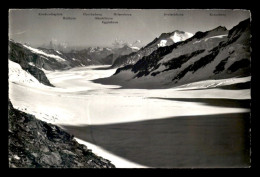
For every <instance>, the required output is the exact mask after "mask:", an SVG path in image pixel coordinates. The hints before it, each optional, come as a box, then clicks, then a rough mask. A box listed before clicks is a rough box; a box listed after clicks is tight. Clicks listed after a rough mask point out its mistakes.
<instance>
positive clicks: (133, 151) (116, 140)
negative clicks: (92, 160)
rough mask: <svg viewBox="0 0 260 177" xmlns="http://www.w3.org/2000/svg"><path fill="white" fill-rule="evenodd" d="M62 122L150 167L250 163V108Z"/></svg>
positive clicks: (77, 134) (70, 129)
mask: <svg viewBox="0 0 260 177" xmlns="http://www.w3.org/2000/svg"><path fill="white" fill-rule="evenodd" d="M63 127H64V128H65V129H66V131H68V132H69V133H71V134H73V135H74V136H75V137H77V138H79V139H82V140H84V141H87V142H90V143H93V144H96V145H98V146H100V147H102V148H104V149H106V150H107V151H110V152H111V153H113V154H115V155H117V156H120V157H123V158H125V159H128V160H130V161H132V162H136V163H138V164H142V165H145V166H149V167H155V168H190V167H194V168H196V167H198V168H203V167H205V168H208V167H209V168H212V167H217V168H221V167H249V165H250V135H249V127H250V113H232V114H216V115H197V116H180V117H169V118H164V119H155V120H146V121H139V122H129V123H116V124H108V125H88V126H63ZM112 163H113V162H112Z"/></svg>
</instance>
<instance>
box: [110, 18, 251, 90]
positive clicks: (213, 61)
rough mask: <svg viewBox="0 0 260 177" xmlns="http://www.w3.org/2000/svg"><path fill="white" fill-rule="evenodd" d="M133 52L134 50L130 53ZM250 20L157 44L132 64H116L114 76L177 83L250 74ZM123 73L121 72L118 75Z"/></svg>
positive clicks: (170, 84)
mask: <svg viewBox="0 0 260 177" xmlns="http://www.w3.org/2000/svg"><path fill="white" fill-rule="evenodd" d="M132 55H133V54H132ZM250 57H251V53H250V20H249V19H248V20H245V21H243V22H241V23H239V24H238V25H237V26H235V27H233V28H232V29H231V30H230V31H228V30H227V29H226V28H224V27H217V28H215V29H213V30H211V31H207V32H197V33H196V34H195V35H194V36H193V37H191V38H189V39H187V40H186V41H183V42H179V43H176V44H173V45H170V46H166V47H160V48H158V49H156V50H154V51H153V52H152V53H151V54H150V55H148V56H143V57H142V58H141V59H140V60H139V61H137V62H136V63H135V64H132V65H127V66H125V67H122V68H118V70H117V71H116V73H115V75H114V76H112V77H113V78H115V79H116V78H118V79H121V80H122V79H123V77H122V76H123V75H124V73H128V74H127V78H125V80H128V82H129V84H131V82H134V81H133V78H135V81H136V79H138V81H139V82H140V83H145V82H154V84H155V85H156V82H158V83H157V84H159V83H160V84H164V85H165V84H168V85H169V86H177V85H181V84H185V83H189V82H195V81H201V80H206V79H225V78H231V77H242V76H249V75H250ZM121 75H122V76H121Z"/></svg>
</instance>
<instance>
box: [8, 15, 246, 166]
mask: <svg viewBox="0 0 260 177" xmlns="http://www.w3.org/2000/svg"><path fill="white" fill-rule="evenodd" d="M144 35H145V34H144ZM250 35H251V34H250V19H246V20H243V21H241V22H239V23H238V24H236V25H235V26H234V27H233V28H232V29H230V30H228V29H227V28H226V27H223V26H216V27H215V28H214V29H211V30H209V31H206V32H201V31H198V32H196V33H195V34H191V33H190V32H188V31H187V32H184V31H180V30H177V29H176V30H174V31H173V32H169V33H164V32H162V34H161V35H160V36H159V37H157V38H155V39H154V40H152V41H151V42H150V43H148V44H147V45H145V46H143V47H137V46H135V43H133V44H131V45H130V44H127V43H122V45H114V47H111V48H109V47H89V48H86V49H80V50H75V49H73V50H70V51H62V49H59V50H58V49H57V48H55V47H53V46H52V47H47V46H45V47H46V48H45V47H38V48H37V47H33V46H30V45H28V44H22V43H19V42H16V41H14V40H9V59H8V61H9V99H10V101H11V103H12V105H13V107H14V109H17V110H19V111H21V112H25V113H27V114H31V115H34V116H35V117H36V119H39V120H41V121H44V122H48V123H51V124H55V125H57V126H59V127H61V128H62V129H63V130H65V131H66V132H68V133H70V134H73V135H74V136H75V139H76V141H77V142H78V143H80V144H84V145H86V146H87V147H88V148H90V149H92V151H93V153H95V154H96V155H98V156H102V157H104V158H106V159H108V160H109V161H111V163H112V164H114V165H115V167H118V168H196V167H197V168H208V167H210V168H212V167H213V168H214V167H249V166H250V100H251V96H250V84H251V73H250V63H251V51H250V37H251V36H250ZM137 41H138V40H137ZM116 42H117V44H118V41H116ZM136 43H138V42H136ZM21 158H22V157H21ZM31 160H32V162H33V159H31Z"/></svg>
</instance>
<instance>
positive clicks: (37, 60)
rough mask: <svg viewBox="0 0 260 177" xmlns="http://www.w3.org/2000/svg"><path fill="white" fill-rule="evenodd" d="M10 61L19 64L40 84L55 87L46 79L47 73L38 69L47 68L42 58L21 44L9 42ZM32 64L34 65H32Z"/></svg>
mask: <svg viewBox="0 0 260 177" xmlns="http://www.w3.org/2000/svg"><path fill="white" fill-rule="evenodd" d="M9 59H10V60H11V61H13V62H16V63H18V64H19V65H20V66H21V67H22V69H23V70H25V71H27V72H29V73H30V74H31V75H33V76H34V77H35V78H36V79H37V80H38V81H39V82H41V83H43V84H45V85H48V86H53V85H52V84H51V83H50V81H49V80H48V78H47V77H46V75H45V73H44V72H43V71H42V70H41V69H39V68H38V67H40V68H44V67H45V66H46V67H47V65H45V63H44V59H42V58H41V56H39V55H37V54H34V53H32V52H30V51H29V50H26V49H25V48H24V47H23V46H22V45H21V44H17V43H14V42H12V41H9ZM30 62H31V63H33V64H34V65H30V64H29V63H30Z"/></svg>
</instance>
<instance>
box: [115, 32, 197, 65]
mask: <svg viewBox="0 0 260 177" xmlns="http://www.w3.org/2000/svg"><path fill="white" fill-rule="evenodd" d="M192 36H193V34H191V33H188V32H183V31H179V30H176V31H173V32H171V33H162V34H161V35H160V36H159V37H158V38H155V39H154V40H153V41H152V42H150V43H149V44H147V45H146V46H145V47H143V48H141V49H140V50H138V51H137V52H134V53H130V54H128V55H123V56H120V57H118V58H117V59H116V60H115V62H114V63H113V65H112V67H113V68H117V67H123V66H126V65H129V64H135V63H136V62H137V61H138V60H140V59H141V58H142V57H144V56H148V55H150V54H151V53H152V52H153V51H155V50H157V49H158V48H160V47H165V46H170V45H172V44H174V43H178V42H181V41H185V40H187V39H189V38H190V37H192Z"/></svg>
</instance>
